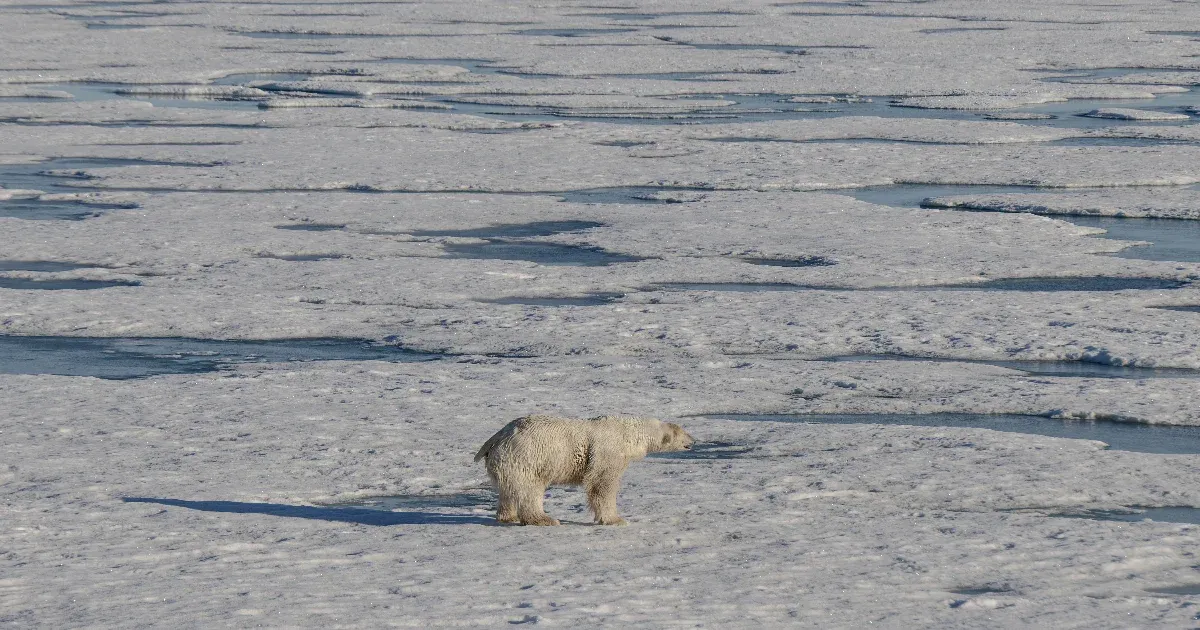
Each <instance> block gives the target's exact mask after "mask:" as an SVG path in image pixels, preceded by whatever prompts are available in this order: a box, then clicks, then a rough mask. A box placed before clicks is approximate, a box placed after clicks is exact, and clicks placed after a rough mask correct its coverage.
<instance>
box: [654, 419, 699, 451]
mask: <svg viewBox="0 0 1200 630" xmlns="http://www.w3.org/2000/svg"><path fill="white" fill-rule="evenodd" d="M660 427H661V429H662V431H661V435H659V437H658V441H657V443H656V444H654V446H653V447H652V448H651V449H650V450H651V452H659V453H661V452H664V451H683V450H687V449H689V448H692V444H695V443H696V440H694V439H693V438H692V436H690V435H688V434H687V431H684V430H683V427H681V426H679V425H678V424H675V423H674V422H663V423H660Z"/></svg>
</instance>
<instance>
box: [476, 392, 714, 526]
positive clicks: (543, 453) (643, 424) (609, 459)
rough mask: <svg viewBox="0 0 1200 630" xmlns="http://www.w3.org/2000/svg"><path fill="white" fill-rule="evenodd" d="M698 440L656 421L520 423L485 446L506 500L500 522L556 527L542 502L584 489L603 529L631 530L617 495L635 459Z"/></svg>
mask: <svg viewBox="0 0 1200 630" xmlns="http://www.w3.org/2000/svg"><path fill="white" fill-rule="evenodd" d="M693 443H695V440H694V439H692V436H690V435H688V434H687V432H686V431H684V430H683V427H680V426H679V425H678V424H675V423H672V422H662V421H659V420H655V419H652V418H632V417H627V416H598V417H595V418H591V419H589V420H574V419H571V418H559V417H555V416H547V415H533V416H526V417H524V418H517V419H516V420H513V421H512V422H510V423H508V424H507V425H506V426H505V427H504V428H503V429H500V430H499V431H497V432H496V434H495V435H493V436H492V437H491V438H489V439H488V441H487V442H485V443H484V444H483V446H482V447H480V449H479V452H478V453H476V454H475V461H477V462H478V461H479V460H482V459H485V458H486V459H487V463H486V466H487V472H488V477H490V478H491V479H492V483H494V484H496V489H497V490H498V491H499V493H500V503H499V506H498V507H497V509H496V520H497V521H500V522H501V523H521V524H522V525H558V524H559V523H558V521H557V520H555V519H554V518H552V517H550V516H549V515H548V514H546V512H545V509H544V508H543V507H542V498H543V495H545V493H546V488H547V487H549V486H551V485H556V484H568V485H582V486H583V487H584V488H586V489H587V496H588V506H589V507H590V508H591V510H592V513H593V514H595V516H596V523H598V524H600V525H625V524H626V521H625V519H623V518H621V517H620V516H618V515H617V490H618V489H619V488H620V486H621V475H622V474H623V473H624V472H625V468H626V467H628V466H629V462H631V461H633V460H635V459H641V458H643V457H645V456H646V454H647V453H658V452H663V451H681V450H685V449H689V448H691V447H692V444H693Z"/></svg>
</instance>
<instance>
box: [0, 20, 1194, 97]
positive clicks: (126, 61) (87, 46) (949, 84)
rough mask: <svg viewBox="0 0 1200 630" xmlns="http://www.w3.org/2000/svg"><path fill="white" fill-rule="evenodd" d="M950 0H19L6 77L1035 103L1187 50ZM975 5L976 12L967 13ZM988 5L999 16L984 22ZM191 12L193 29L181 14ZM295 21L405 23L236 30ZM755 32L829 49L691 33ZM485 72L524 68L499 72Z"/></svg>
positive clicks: (1165, 40) (1129, 33) (1134, 30)
mask: <svg viewBox="0 0 1200 630" xmlns="http://www.w3.org/2000/svg"><path fill="white" fill-rule="evenodd" d="M938 4H939V7H938V10H936V11H934V12H933V13H926V10H927V9H928V8H927V7H918V8H917V9H916V13H917V14H918V15H927V16H929V17H914V18H873V17H856V16H837V15H816V16H796V15H792V14H794V13H796V12H797V11H798V10H799V9H798V8H797V7H792V6H774V5H773V4H771V3H765V2H764V3H758V4H755V5H750V6H747V5H745V3H738V4H737V5H736V8H737V9H739V13H738V14H719V15H707V16H704V15H691V16H685V17H670V18H667V19H665V20H653V21H650V22H647V23H639V21H636V20H632V21H629V20H627V21H620V20H617V21H614V20H613V19H612V18H607V17H604V16H596V17H588V16H587V15H585V14H586V13H588V12H589V11H582V10H580V9H579V8H577V7H573V6H563V7H554V6H551V7H542V8H538V9H533V8H525V7H503V8H500V7H494V8H483V7H479V6H476V5H474V4H470V5H465V4H448V5H444V6H441V7H438V8H436V9H429V8H428V7H422V6H419V5H418V6H416V7H414V6H413V5H409V4H404V5H396V6H388V5H358V6H356V7H354V12H361V13H363V15H328V13H329V12H330V11H329V7H302V6H299V7H297V8H298V9H299V10H301V11H308V12H313V13H316V14H315V15H311V16H302V15H297V16H295V17H294V18H288V17H287V16H281V15H278V14H275V13H277V12H272V11H270V10H269V5H260V6H261V7H262V9H261V10H250V11H247V10H245V9H244V8H242V7H237V6H235V5H228V6H226V5H222V4H219V3H216V4H209V5H206V6H205V10H204V11H203V12H199V11H195V10H186V11H184V13H186V14H185V15H180V14H179V13H180V9H179V8H178V7H171V8H167V9H164V8H162V7H155V8H153V10H152V12H163V13H165V14H167V15H166V16H165V17H164V18H154V17H149V18H136V19H130V20H126V21H127V22H128V23H130V24H145V25H150V26H151V28H145V29H134V30H128V29H121V30H117V31H112V30H103V29H85V28H82V27H83V23H82V22H81V21H80V20H76V19H70V18H68V17H64V16H58V15H50V14H46V13H44V12H37V11H11V10H10V11H6V12H5V16H4V19H5V21H6V23H8V24H11V25H12V27H13V28H11V29H10V32H11V33H13V34H14V36H13V37H9V38H5V41H4V42H0V58H4V59H6V60H7V63H6V69H5V70H2V71H0V73H2V74H0V76H3V78H4V79H5V80H38V81H51V80H60V79H65V78H74V79H80V78H93V79H98V80H110V81H131V82H139V83H146V82H166V81H181V80H183V81H187V80H196V81H201V80H207V79H211V78H214V77H216V76H221V75H222V74H223V73H227V72H246V71H263V70H282V69H295V68H298V67H305V68H310V67H313V66H314V65H315V64H322V63H324V64H329V63H347V64H351V65H353V64H356V63H357V64H358V65H364V64H366V65H369V64H370V60H372V59H379V58H387V57H406V58H418V59H420V58H424V59H436V58H478V59H488V60H495V61H496V62H497V63H498V65H505V66H508V67H514V68H518V69H522V70H527V71H531V72H545V73H550V74H573V75H581V74H606V73H625V72H629V71H630V69H631V68H637V69H638V70H639V71H642V72H679V71H714V70H722V69H735V70H739V69H740V70H749V71H761V70H769V71H773V72H784V73H785V74H782V75H779V74H776V75H744V74H731V75H724V76H723V77H722V78H728V79H732V80H733V81H732V82H731V83H729V84H727V85H726V87H728V88H730V89H734V90H740V91H747V90H757V91H783V92H795V91H797V90H796V88H797V86H804V89H803V90H801V91H804V92H818V93H822V92H859V93H865V94H896V95H904V94H907V95H914V96H920V95H936V94H946V93H948V92H952V93H960V94H961V93H964V92H966V93H972V94H993V95H1000V94H1003V95H1009V96H1014V95H1017V96H1023V97H1026V98H1030V99H1033V101H1032V102H1036V101H1037V100H1039V99H1041V98H1044V96H1045V95H1050V96H1055V97H1063V96H1071V95H1075V96H1084V95H1093V96H1099V95H1104V94H1109V95H1116V94H1122V93H1128V92H1127V91H1126V92H1119V91H1114V90H1120V89H1121V88H1119V87H1114V86H1102V85H1066V84H1045V83H1041V82H1038V81H1036V79H1037V77H1038V76H1039V74H1038V73H1033V72H1028V71H1027V68H1031V67H1042V68H1055V67H1057V68H1064V69H1072V68H1080V67H1085V68H1086V67H1096V66H1104V65H1108V66H1113V65H1116V66H1137V65H1143V66H1149V67H1155V66H1164V65H1167V66H1174V65H1178V63H1179V61H1178V59H1179V58H1178V48H1179V38H1176V37H1171V36H1163V35H1149V34H1148V32H1149V31H1155V30H1163V31H1165V30H1171V29H1175V28H1178V25H1179V20H1180V16H1179V11H1178V9H1177V7H1175V6H1172V7H1171V9H1172V10H1171V11H1163V10H1155V9H1147V8H1146V7H1140V6H1139V7H1136V9H1135V8H1134V7H1131V8H1130V9H1129V10H1126V11H1121V10H1118V9H1109V10H1103V11H1090V10H1080V11H1077V12H1073V13H1072V14H1065V13H1063V12H1062V11H1061V9H1062V8H1063V7H1060V6H1055V7H1054V9H1053V11H1052V12H1051V13H1053V15H1054V17H1055V19H1056V21H1058V22H1060V23H1058V24H1042V23H1038V22H1037V20H1038V19H1039V18H1036V17H1034V18H1030V16H1031V15H1034V14H1036V13H1038V12H1042V11H1045V8H1044V6H1043V5H1042V4H1039V3H1030V4H1024V3H1018V4H1015V5H1014V6H1013V7H1011V8H1010V7H987V8H980V7H978V6H975V5H972V4H971V3H964V2H945V3H938ZM141 6H142V7H143V8H146V7H145V5H141ZM730 6H733V5H730ZM663 8H664V9H669V8H670V7H663ZM716 8H720V7H716ZM801 9H802V7H801ZM885 9H886V11H880V12H882V13H892V12H893V11H896V10H900V11H903V10H904V8H903V7H885ZM639 10H652V9H639ZM464 11H467V12H469V14H470V15H471V18H470V19H468V20H463V17H464V16H463V12H464ZM852 11H853V12H858V11H859V9H853V10H852ZM963 18H966V19H968V20H972V21H968V22H963V21H961V20H962V19H963ZM988 18H992V19H993V20H994V21H990V22H989V21H982V22H976V21H974V20H987V19H988ZM1071 22H1075V23H1071ZM184 24H190V25H193V27H190V28H183V27H181V25H184ZM963 24H966V25H968V26H970V25H975V24H983V25H992V26H996V27H1003V28H1004V29H1005V30H1003V31H980V32H974V33H965V34H955V35H947V34H926V33H921V31H922V30H924V29H929V28H938V27H954V26H962V25H963ZM556 26H576V27H584V28H613V27H617V28H632V29H634V30H633V31H632V32H620V33H595V34H593V36H590V37H579V38H564V37H553V36H534V35H521V34H520V31H522V30H527V29H537V28H547V27H549V28H553V27H556ZM652 27H655V28H652ZM657 27H668V28H657ZM289 30H297V31H309V32H314V33H341V34H346V35H354V34H375V35H387V34H394V35H396V36H395V37H357V38H356V37H352V36H351V37H337V38H323V39H321V38H318V39H261V38H250V37H247V36H245V35H241V34H239V32H246V31H289ZM431 35H437V36H431ZM658 37H668V38H670V39H671V40H672V41H674V42H680V43H671V42H666V41H664V40H662V39H658ZM756 42H761V43H767V44H777V45H784V46H795V47H798V48H802V49H803V48H804V47H805V46H814V47H816V48H810V49H808V52H809V54H808V55H804V56H796V55H788V54H785V53H776V52H771V51H731V50H703V49H699V48H695V47H692V46H687V45H686V44H687V43H700V44H704V43H716V44H720V43H734V44H754V43H756ZM988 42H994V43H995V45H996V46H1004V47H1008V48H1011V49H1013V50H1019V51H1021V57H1020V58H1019V59H1017V60H1014V59H1012V58H1010V57H1007V56H996V55H991V54H986V55H984V54H980V52H979V51H980V50H987V49H989V46H988V45H987V43H988ZM1131 42H1132V43H1134V44H1136V45H1131ZM931 44H934V45H931ZM597 46H599V47H597ZM820 46H866V47H868V48H859V49H836V48H834V49H822V48H819V47H820ZM597 50H603V51H604V54H600V55H597V54H595V52H596V51H597ZM731 59H732V61H731ZM1014 61H1016V62H1017V63H1014ZM929 67H938V68H941V69H942V70H943V72H939V73H930V72H928V71H927V70H926V68H929ZM25 68H27V69H28V70H23V69H25ZM487 81H491V82H511V81H509V80H508V79H501V78H499V77H495V76H494V75H493V76H491V77H489V78H487ZM918 86H919V87H918Z"/></svg>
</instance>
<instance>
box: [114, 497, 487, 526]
mask: <svg viewBox="0 0 1200 630" xmlns="http://www.w3.org/2000/svg"><path fill="white" fill-rule="evenodd" d="M122 500H123V501H124V502H126V503H157V504H159V505H167V506H171V507H182V508H187V509H189V510H200V511H202V512H224V513H227V514H265V515H267V516H285V517H289V518H309V519H315V520H319V521H332V522H335V523H357V524H359V525H375V526H388V525H494V524H495V523H496V521H495V519H494V518H491V517H485V516H475V515H471V514H441V513H437V512H385V511H382V510H372V509H367V508H358V507H325V506H307V505H280V504H278V503H246V502H242V501H185V500H182V499H156V498H153V497H125V498H124V499H122Z"/></svg>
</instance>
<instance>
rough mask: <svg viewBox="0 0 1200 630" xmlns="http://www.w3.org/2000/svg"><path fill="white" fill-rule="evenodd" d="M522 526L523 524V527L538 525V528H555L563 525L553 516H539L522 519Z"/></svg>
mask: <svg viewBox="0 0 1200 630" xmlns="http://www.w3.org/2000/svg"><path fill="white" fill-rule="evenodd" d="M521 524H523V525H538V526H542V527H553V526H555V525H561V524H562V523H559V522H558V519H556V518H554V517H553V516H550V515H549V514H538V515H536V516H530V517H528V518H522V519H521Z"/></svg>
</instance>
